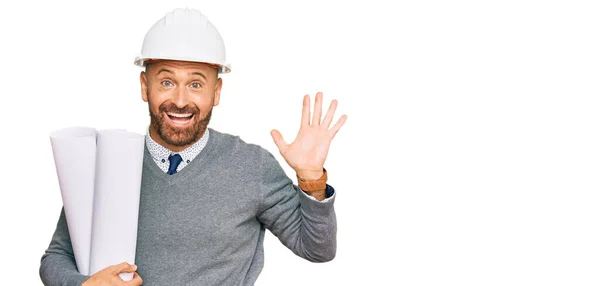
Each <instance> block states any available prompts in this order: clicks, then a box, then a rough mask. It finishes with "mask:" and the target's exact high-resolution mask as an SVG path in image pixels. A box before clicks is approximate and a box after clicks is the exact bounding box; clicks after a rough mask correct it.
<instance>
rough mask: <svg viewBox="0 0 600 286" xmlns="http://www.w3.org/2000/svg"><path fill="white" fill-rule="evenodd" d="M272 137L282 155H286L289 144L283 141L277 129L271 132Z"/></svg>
mask: <svg viewBox="0 0 600 286" xmlns="http://www.w3.org/2000/svg"><path fill="white" fill-rule="evenodd" d="M271 137H273V141H275V145H277V148H279V152H280V153H281V154H283V153H285V149H286V147H287V143H286V142H285V140H283V136H281V133H279V131H277V130H276V129H273V130H271Z"/></svg>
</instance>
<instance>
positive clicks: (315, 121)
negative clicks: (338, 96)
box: [311, 92, 323, 126]
mask: <svg viewBox="0 0 600 286" xmlns="http://www.w3.org/2000/svg"><path fill="white" fill-rule="evenodd" d="M322 108H323V93H321V92H317V96H316V97H315V106H314V108H313V109H314V111H313V118H312V121H311V125H312V126H319V125H320V124H321V109H322Z"/></svg>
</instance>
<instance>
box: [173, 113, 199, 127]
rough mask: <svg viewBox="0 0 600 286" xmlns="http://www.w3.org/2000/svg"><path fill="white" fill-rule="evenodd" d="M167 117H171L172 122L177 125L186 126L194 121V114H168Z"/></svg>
mask: <svg viewBox="0 0 600 286" xmlns="http://www.w3.org/2000/svg"><path fill="white" fill-rule="evenodd" d="M167 117H169V119H170V121H171V122H173V123H174V124H175V125H185V124H187V123H188V122H190V121H191V120H192V118H193V117H194V114H192V113H172V112H169V113H167Z"/></svg>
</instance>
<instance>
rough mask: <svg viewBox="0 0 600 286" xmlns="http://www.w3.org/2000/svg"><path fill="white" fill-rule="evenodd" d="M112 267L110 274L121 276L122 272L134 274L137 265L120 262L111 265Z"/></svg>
mask: <svg viewBox="0 0 600 286" xmlns="http://www.w3.org/2000/svg"><path fill="white" fill-rule="evenodd" d="M112 267H113V269H112V272H113V273H114V274H121V273H123V272H134V271H136V270H137V265H135V264H129V263H127V262H122V263H119V264H117V265H113V266H112Z"/></svg>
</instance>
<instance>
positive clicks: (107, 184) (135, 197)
mask: <svg viewBox="0 0 600 286" xmlns="http://www.w3.org/2000/svg"><path fill="white" fill-rule="evenodd" d="M144 139H145V138H144V136H143V135H140V134H137V133H133V132H128V131H125V130H116V129H112V130H102V131H98V134H97V143H96V144H97V145H96V181H95V182H96V183H95V193H94V212H93V221H92V243H91V260H90V275H93V274H94V273H96V272H98V271H100V270H102V269H104V268H106V267H108V266H110V265H114V264H118V263H121V262H124V261H126V262H128V263H130V264H133V263H135V248H136V243H137V226H138V210H139V202H140V188H141V184H142V165H143V157H144ZM120 276H121V278H122V279H123V280H125V281H129V280H131V279H133V273H121V274H120Z"/></svg>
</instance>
